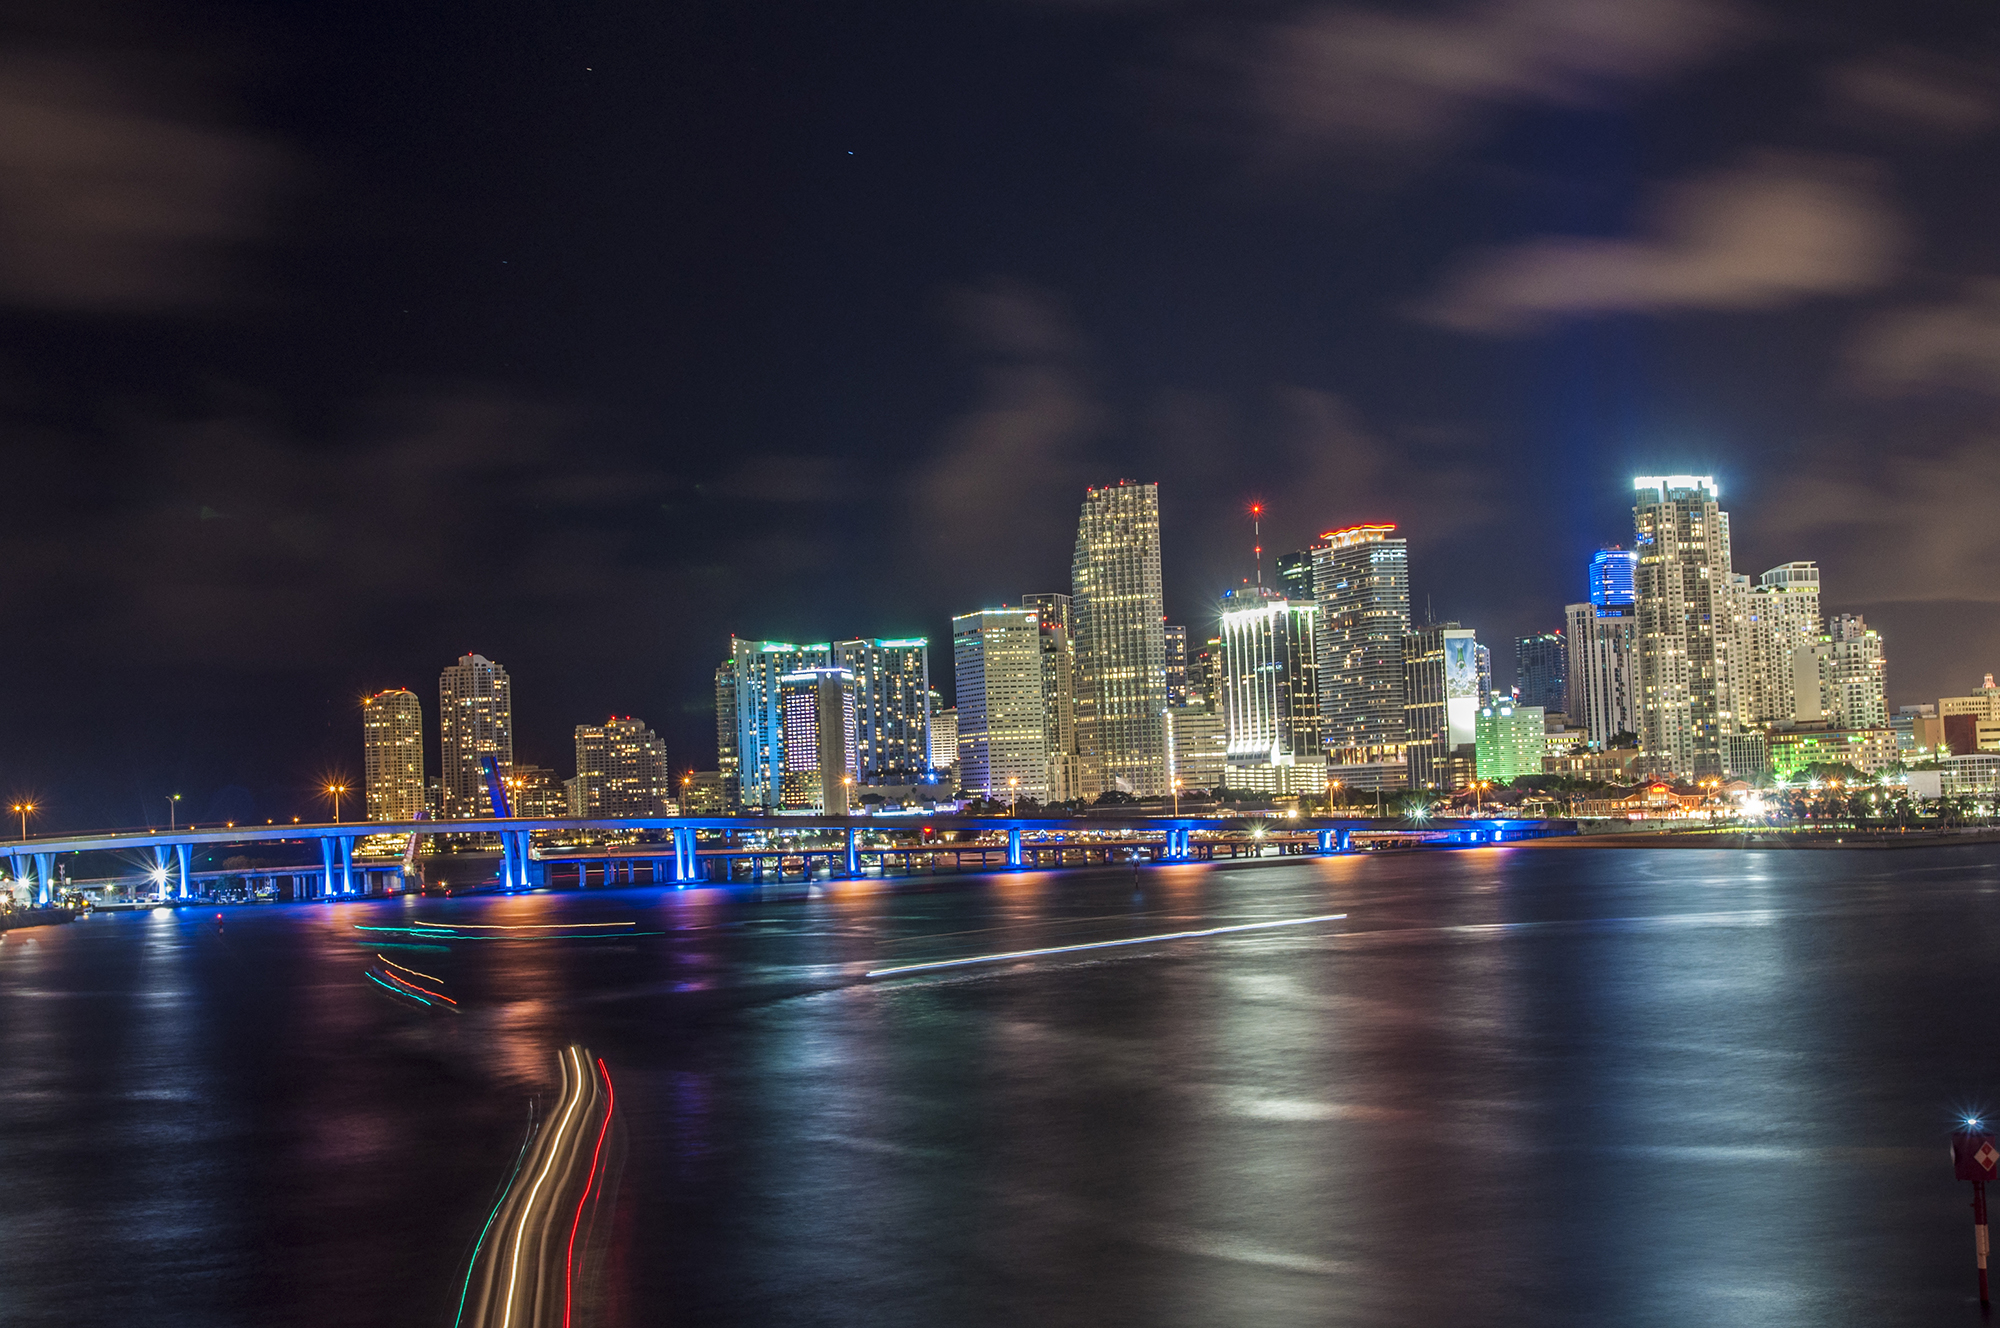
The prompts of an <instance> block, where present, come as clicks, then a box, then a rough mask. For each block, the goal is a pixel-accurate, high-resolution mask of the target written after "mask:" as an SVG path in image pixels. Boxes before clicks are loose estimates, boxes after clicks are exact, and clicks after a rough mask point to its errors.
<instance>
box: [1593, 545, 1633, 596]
mask: <svg viewBox="0 0 2000 1328" xmlns="http://www.w3.org/2000/svg"><path fill="white" fill-rule="evenodd" d="M1638 579H1639V555H1638V554H1637V553H1634V552H1633V551H1632V550H1631V549H1621V548H1619V547H1618V546H1617V545H1615V544H1614V545H1612V546H1611V547H1610V548H1608V549H1599V550H1598V551H1597V553H1596V554H1595V555H1594V556H1593V557H1592V558H1591V560H1590V602H1591V603H1592V604H1595V605H1597V606H1598V607H1599V608H1603V607H1605V606H1607V605H1631V604H1636V603H1638V600H1639V590H1638Z"/></svg>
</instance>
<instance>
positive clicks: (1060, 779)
mask: <svg viewBox="0 0 2000 1328" xmlns="http://www.w3.org/2000/svg"><path fill="white" fill-rule="evenodd" d="M1021 607H1022V608H1024V609H1027V610H1029V611H1030V612H1033V613H1034V614H1036V615H1037V616H1038V618H1039V620H1040V622H1039V630H1040V632H1041V638H1042V748H1043V751H1044V752H1046V753H1047V760H1048V766H1049V769H1048V774H1047V776H1046V777H1045V779H1044V781H1043V784H1044V787H1045V788H1046V789H1047V795H1046V797H1045V799H1044V801H1047V802H1070V801H1073V800H1075V799H1077V798H1080V797H1082V796H1083V758H1082V756H1081V755H1080V754H1079V752H1078V750H1077V742H1076V683H1077V671H1076V618H1075V615H1074V613H1073V611H1072V605H1071V603H1070V597H1069V596H1068V595H1058V594H1053V593H1051V594H1040V595H1023V596H1021Z"/></svg>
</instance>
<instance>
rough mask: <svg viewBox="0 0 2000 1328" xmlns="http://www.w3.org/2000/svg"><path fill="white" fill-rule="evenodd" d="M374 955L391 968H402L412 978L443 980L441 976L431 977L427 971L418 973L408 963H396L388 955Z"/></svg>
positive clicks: (432, 980)
mask: <svg viewBox="0 0 2000 1328" xmlns="http://www.w3.org/2000/svg"><path fill="white" fill-rule="evenodd" d="M375 957H376V958H377V959H379V960H381V961H382V962H383V963H385V964H387V965H388V966H389V967H391V968H400V969H402V970H403V971H404V972H405V973H408V974H409V975H410V976H411V977H413V978H425V979H428V980H429V981H431V982H443V981H444V979H443V978H439V977H432V976H431V975H430V974H429V973H419V972H417V970H416V969H414V968H411V967H410V966H409V965H408V964H399V963H397V962H396V961H395V960H393V959H391V958H389V956H387V955H379V954H378V955H376V956H375Z"/></svg>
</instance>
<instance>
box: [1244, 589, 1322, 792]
mask: <svg viewBox="0 0 2000 1328" xmlns="http://www.w3.org/2000/svg"><path fill="white" fill-rule="evenodd" d="M1221 609H1222V614H1221V616H1222V667H1221V669H1220V671H1219V681H1220V683H1221V690H1222V726H1223V740H1224V759H1225V766H1224V770H1223V776H1222V779H1223V784H1224V786H1225V787H1228V788H1232V789H1242V790H1244V791H1246V792H1257V793H1271V794H1293V793H1312V794H1318V793H1324V792H1325V791H1326V752H1325V745H1324V744H1323V743H1322V742H1321V740H1320V720H1319V669H1318V663H1317V654H1316V651H1317V629H1318V617H1319V606H1318V605H1316V604H1314V603H1313V602H1312V601H1310V600H1302V601H1292V600H1288V599H1286V598H1285V597H1284V596H1283V595H1282V594H1280V593H1279V592H1277V591H1275V590H1271V589H1267V588H1266V587H1263V586H1245V587H1243V588H1242V589H1240V590H1232V591H1230V592H1228V593H1227V594H1225V595H1224V596H1223V597H1222V605H1221Z"/></svg>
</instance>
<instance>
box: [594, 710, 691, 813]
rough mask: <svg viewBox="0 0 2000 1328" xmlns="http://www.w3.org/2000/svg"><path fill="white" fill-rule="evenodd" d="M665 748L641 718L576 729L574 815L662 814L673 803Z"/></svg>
mask: <svg viewBox="0 0 2000 1328" xmlns="http://www.w3.org/2000/svg"><path fill="white" fill-rule="evenodd" d="M673 796H674V787H673V773H672V771H671V770H670V769H669V768H668V766H667V744H666V743H664V742H661V741H660V737H659V735H658V734H656V733H654V732H653V731H652V730H651V729H649V728H647V727H646V724H645V721H644V720H638V719H634V718H632V717H631V716H630V715H627V716H625V717H624V718H623V719H620V718H618V717H617V716H615V715H614V716H612V717H611V718H609V719H607V720H605V721H604V722H603V723H602V724H579V725H577V726H576V784H575V793H574V795H573V796H572V798H571V805H570V810H571V811H572V812H574V813H575V814H576V815H578V816H665V815H667V814H668V805H669V804H670V803H671V802H672V801H673Z"/></svg>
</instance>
